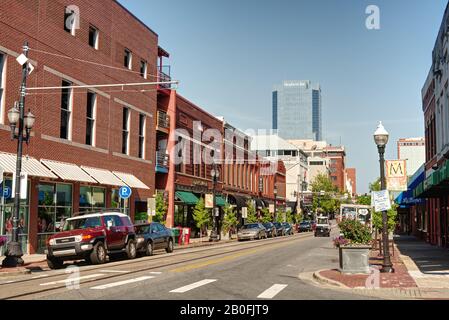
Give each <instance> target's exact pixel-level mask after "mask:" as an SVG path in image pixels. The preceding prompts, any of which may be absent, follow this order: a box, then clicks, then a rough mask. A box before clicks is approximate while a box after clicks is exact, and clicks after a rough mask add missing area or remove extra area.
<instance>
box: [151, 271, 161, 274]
mask: <svg viewBox="0 0 449 320" xmlns="http://www.w3.org/2000/svg"><path fill="white" fill-rule="evenodd" d="M150 274H162V272H156V271H153V272H150Z"/></svg>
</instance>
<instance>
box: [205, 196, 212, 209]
mask: <svg viewBox="0 0 449 320" xmlns="http://www.w3.org/2000/svg"><path fill="white" fill-rule="evenodd" d="M204 202H205V207H206V208H207V209H212V208H213V207H214V195H213V194H211V193H209V194H206V195H205V197H204Z"/></svg>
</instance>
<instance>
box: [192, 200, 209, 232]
mask: <svg viewBox="0 0 449 320" xmlns="http://www.w3.org/2000/svg"><path fill="white" fill-rule="evenodd" d="M193 220H194V221H195V223H196V226H197V227H198V228H200V230H201V232H202V233H205V231H206V230H207V227H208V226H209V224H210V222H211V214H210V212H209V210H207V209H206V207H205V204H204V199H203V198H201V199H200V201H198V203H197V204H196V206H195V209H194V210H193Z"/></svg>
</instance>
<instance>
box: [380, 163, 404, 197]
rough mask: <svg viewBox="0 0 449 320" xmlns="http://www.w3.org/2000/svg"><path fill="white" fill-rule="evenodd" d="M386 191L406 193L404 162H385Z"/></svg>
mask: <svg viewBox="0 0 449 320" xmlns="http://www.w3.org/2000/svg"><path fill="white" fill-rule="evenodd" d="M385 166H386V168H385V171H386V178H387V189H388V190H389V191H407V165H406V161H405V160H387V161H385Z"/></svg>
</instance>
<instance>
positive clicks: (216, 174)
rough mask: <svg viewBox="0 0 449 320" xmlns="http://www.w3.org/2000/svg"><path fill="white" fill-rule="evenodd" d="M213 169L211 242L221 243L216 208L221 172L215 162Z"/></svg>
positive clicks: (211, 173)
mask: <svg viewBox="0 0 449 320" xmlns="http://www.w3.org/2000/svg"><path fill="white" fill-rule="evenodd" d="M213 166H214V167H213V169H212V170H211V172H210V175H211V177H212V181H213V188H212V198H213V199H212V203H213V204H212V222H213V227H212V232H211V234H210V241H219V240H220V238H219V235H218V223H219V222H218V219H219V213H218V212H217V211H218V210H217V208H215V207H216V201H215V189H216V185H217V181H218V177H219V176H220V172H219V171H218V169H217V165H216V163H215V162H214V163H213Z"/></svg>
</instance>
